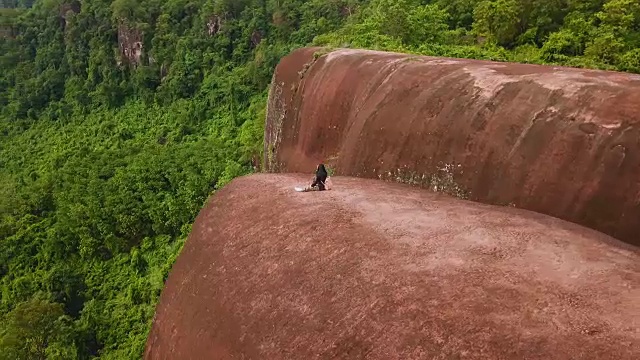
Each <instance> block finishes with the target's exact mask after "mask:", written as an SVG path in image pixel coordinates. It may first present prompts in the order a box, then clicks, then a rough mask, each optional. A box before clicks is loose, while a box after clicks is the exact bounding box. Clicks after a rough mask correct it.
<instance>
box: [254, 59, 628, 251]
mask: <svg viewBox="0 0 640 360" xmlns="http://www.w3.org/2000/svg"><path fill="white" fill-rule="evenodd" d="M270 91H271V93H270V98H269V104H268V109H267V120H266V129H265V159H264V161H265V163H266V164H267V167H268V170H269V171H282V172H300V171H302V172H312V171H313V169H314V167H315V164H316V163H317V162H320V161H324V162H327V163H329V164H330V165H332V166H333V167H334V168H335V170H336V171H337V173H339V174H341V175H353V176H358V177H366V178H379V179H390V180H396V181H400V182H406V183H411V184H414V185H417V186H423V187H428V188H431V189H435V190H438V191H445V192H449V193H451V194H455V195H457V196H460V197H464V198H468V199H471V200H474V201H478V202H483V203H488V204H496V205H508V206H515V207H519V208H523V209H528V210H533V211H536V212H539V213H543V214H547V215H551V216H555V217H558V218H561V219H564V220H568V221H571V222H574V223H577V224H581V225H584V226H587V227H590V228H592V229H596V230H599V231H602V232H604V233H606V234H609V235H612V236H614V237H616V238H618V239H621V240H624V241H626V242H629V243H632V244H636V245H640V221H638V219H640V180H639V179H640V76H637V75H631V74H624V73H616V72H604V71H593V70H583V69H572V68H561V67H552V66H538V65H524V64H509V63H496V62H487V61H475V60H464V59H446V58H433V57H423V56H412V55H407V54H396V53H385V52H375V51H364V50H351V49H338V50H334V51H327V50H323V49H320V48H305V49H299V50H296V51H295V52H293V53H292V54H290V55H289V56H287V57H285V58H283V59H282V61H281V62H280V64H279V65H278V67H277V68H276V71H275V74H274V77H273V82H272V86H271V90H270Z"/></svg>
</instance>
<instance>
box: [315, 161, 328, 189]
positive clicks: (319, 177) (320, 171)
mask: <svg viewBox="0 0 640 360" xmlns="http://www.w3.org/2000/svg"><path fill="white" fill-rule="evenodd" d="M328 176H329V174H328V173H327V169H326V168H325V167H324V164H319V165H318V166H317V167H316V176H314V178H313V183H311V189H315V188H316V187H317V189H318V190H319V191H324V190H326V182H327V177H328Z"/></svg>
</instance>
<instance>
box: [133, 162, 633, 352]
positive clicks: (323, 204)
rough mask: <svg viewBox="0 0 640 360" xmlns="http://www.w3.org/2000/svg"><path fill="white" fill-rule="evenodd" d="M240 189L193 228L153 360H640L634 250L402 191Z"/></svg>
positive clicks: (286, 181)
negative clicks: (297, 191)
mask: <svg viewBox="0 0 640 360" xmlns="http://www.w3.org/2000/svg"><path fill="white" fill-rule="evenodd" d="M308 180H309V176H307V175H280V174H271V175H266V174H261V175H254V176H249V177H244V178H239V179H236V180H234V181H233V182H231V183H230V184H229V185H227V186H226V187H225V188H223V189H222V190H220V191H219V192H218V193H217V194H216V195H214V196H213V197H212V198H211V199H210V201H209V203H208V204H207V205H206V206H205V208H204V209H203V210H202V211H201V213H200V214H199V216H198V218H197V220H196V222H195V224H194V225H193V230H192V233H191V234H190V236H189V239H188V241H187V243H186V245H185V248H184V250H183V252H182V253H181V255H180V256H179V258H178V260H177V262H176V264H175V266H174V267H173V270H172V271H171V274H170V276H169V278H168V280H167V284H166V288H165V289H164V291H163V293H162V296H161V299H160V303H159V305H158V308H157V314H156V317H155V319H154V324H153V328H152V331H151V333H150V335H149V338H148V342H147V347H146V351H145V358H146V359H195V358H197V359H365V358H366V359H381V360H382V359H384V360H389V359H403V360H405V359H492V360H493V359H545V360H550V359H563V360H564V359H616V360H624V359H639V358H640V301H638V299H640V250H638V249H637V248H635V247H632V246H630V245H628V244H625V243H622V242H620V241H617V240H615V239H613V238H611V237H609V236H606V235H603V234H601V233H598V232H596V231H593V230H589V229H586V228H583V227H580V226H578V225H575V224H572V223H568V222H565V221H562V220H558V219H556V218H552V217H549V216H545V215H540V214H537V213H533V212H529V211H525V210H520V209H515V208H511V207H496V206H491V205H485V204H480V203H476V202H470V201H463V200H459V199H456V198H454V197H450V196H448V195H444V194H438V193H433V192H428V191H423V190H419V189H415V188H412V187H410V186H408V185H403V184H396V183H386V182H381V181H375V180H366V179H354V178H347V177H337V178H335V179H334V185H335V189H334V190H331V191H325V192H311V193H296V192H294V191H293V187H294V186H296V185H300V184H304V183H306V182H307V181H308Z"/></svg>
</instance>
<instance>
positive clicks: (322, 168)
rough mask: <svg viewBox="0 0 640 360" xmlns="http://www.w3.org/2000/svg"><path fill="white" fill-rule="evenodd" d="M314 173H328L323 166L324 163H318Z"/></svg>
mask: <svg viewBox="0 0 640 360" xmlns="http://www.w3.org/2000/svg"><path fill="white" fill-rule="evenodd" d="M316 174H317V175H320V174H322V175H328V174H327V169H326V168H325V167H324V164H319V165H318V169H317V170H316Z"/></svg>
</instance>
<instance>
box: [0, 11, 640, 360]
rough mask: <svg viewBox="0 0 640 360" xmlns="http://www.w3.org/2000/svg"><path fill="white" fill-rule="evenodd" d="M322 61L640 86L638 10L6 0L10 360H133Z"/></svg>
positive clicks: (1, 88) (4, 162) (0, 259)
mask: <svg viewBox="0 0 640 360" xmlns="http://www.w3.org/2000/svg"><path fill="white" fill-rule="evenodd" d="M309 45H317V46H326V47H329V48H336V47H352V48H369V49H378V50H392V51H401V52H407V53H415V54H426V55H436V56H447V57H459V58H477V59H490V60H496V61H515V62H524V63H539V64H556V65H566V66H573V67H585V68H599V69H607V70H617V71H626V72H635V73H640V2H638V1H637V0H478V1H476V0H432V1H428V0H371V1H365V0H308V1H305V0H163V1H161V0H137V1H134V0H115V1H111V0H84V1H79V0H37V1H33V0H0V65H1V68H2V72H1V73H0V134H1V136H2V137H1V141H0V292H1V297H0V359H11V360H14V359H89V358H94V357H100V358H104V359H136V358H141V357H142V353H143V350H144V344H145V341H146V336H147V334H148V331H149V329H150V327H151V322H152V318H153V314H154V310H155V305H156V303H157V301H158V298H159V295H160V292H161V290H162V287H163V283H164V281H165V279H166V277H167V276H168V273H169V271H170V269H171V266H172V264H173V262H174V260H175V259H176V257H177V255H178V254H179V252H180V250H181V248H182V246H183V244H184V242H185V239H186V237H187V235H188V233H189V231H190V225H191V223H192V222H193V221H194V219H195V216H196V215H197V213H198V211H199V210H200V208H201V207H202V206H203V204H204V203H205V201H206V200H207V198H208V197H209V196H210V195H211V194H213V193H214V192H215V191H216V189H219V188H220V187H222V186H224V185H225V184H226V183H228V182H229V181H230V180H232V179H233V178H235V177H237V176H241V175H244V174H247V173H250V172H254V171H259V170H260V165H261V164H260V162H261V159H262V154H261V152H262V137H263V126H264V117H265V105H266V98H267V91H268V86H269V83H270V81H271V77H272V73H273V69H274V67H275V66H276V64H277V63H278V61H279V59H280V58H281V57H282V56H284V55H286V54H288V53H289V52H290V51H291V50H293V49H295V48H299V47H303V46H309Z"/></svg>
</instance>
